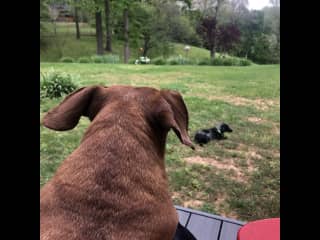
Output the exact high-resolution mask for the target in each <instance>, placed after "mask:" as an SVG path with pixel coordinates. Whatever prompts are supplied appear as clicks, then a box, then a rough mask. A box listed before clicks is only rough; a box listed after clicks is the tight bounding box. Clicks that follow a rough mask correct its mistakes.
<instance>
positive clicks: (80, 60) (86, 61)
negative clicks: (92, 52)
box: [78, 57, 91, 63]
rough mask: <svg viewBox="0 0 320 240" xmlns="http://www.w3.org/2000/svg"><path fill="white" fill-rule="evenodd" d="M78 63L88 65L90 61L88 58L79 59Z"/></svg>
mask: <svg viewBox="0 0 320 240" xmlns="http://www.w3.org/2000/svg"><path fill="white" fill-rule="evenodd" d="M78 62H79V63H90V62H91V60H90V58H88V57H80V58H79V59H78Z"/></svg>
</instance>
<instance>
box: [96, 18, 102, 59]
mask: <svg viewBox="0 0 320 240" xmlns="http://www.w3.org/2000/svg"><path fill="white" fill-rule="evenodd" d="M96 39H97V55H103V35H102V17H101V12H96Z"/></svg>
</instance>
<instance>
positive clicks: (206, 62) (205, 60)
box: [198, 58, 211, 66]
mask: <svg viewBox="0 0 320 240" xmlns="http://www.w3.org/2000/svg"><path fill="white" fill-rule="evenodd" d="M210 64H211V59H210V58H202V59H200V60H199V61H198V65H202V66H203V65H210Z"/></svg>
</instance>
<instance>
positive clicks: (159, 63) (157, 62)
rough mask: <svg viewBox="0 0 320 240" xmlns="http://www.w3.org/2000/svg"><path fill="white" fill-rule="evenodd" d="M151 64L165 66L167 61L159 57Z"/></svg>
mask: <svg viewBox="0 0 320 240" xmlns="http://www.w3.org/2000/svg"><path fill="white" fill-rule="evenodd" d="M151 63H153V64H155V65H165V64H166V60H165V59H164V58H163V57H158V58H155V59H154V60H152V61H151Z"/></svg>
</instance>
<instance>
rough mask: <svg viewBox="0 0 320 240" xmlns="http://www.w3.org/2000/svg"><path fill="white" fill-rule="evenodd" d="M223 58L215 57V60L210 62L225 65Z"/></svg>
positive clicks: (215, 64)
mask: <svg viewBox="0 0 320 240" xmlns="http://www.w3.org/2000/svg"><path fill="white" fill-rule="evenodd" d="M223 61H224V60H223V58H221V57H215V58H214V59H213V60H210V64H211V65H214V66H223V65H224V63H223Z"/></svg>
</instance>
